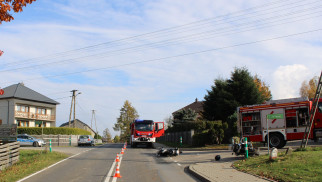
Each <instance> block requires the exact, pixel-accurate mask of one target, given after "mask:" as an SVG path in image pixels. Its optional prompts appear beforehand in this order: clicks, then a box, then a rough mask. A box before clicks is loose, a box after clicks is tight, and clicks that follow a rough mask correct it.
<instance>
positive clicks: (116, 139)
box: [113, 135, 120, 143]
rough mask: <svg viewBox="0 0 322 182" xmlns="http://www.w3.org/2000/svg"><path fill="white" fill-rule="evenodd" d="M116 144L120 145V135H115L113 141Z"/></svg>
mask: <svg viewBox="0 0 322 182" xmlns="http://www.w3.org/2000/svg"><path fill="white" fill-rule="evenodd" d="M113 142H114V143H119V142H120V137H119V136H118V135H115V137H114V139H113Z"/></svg>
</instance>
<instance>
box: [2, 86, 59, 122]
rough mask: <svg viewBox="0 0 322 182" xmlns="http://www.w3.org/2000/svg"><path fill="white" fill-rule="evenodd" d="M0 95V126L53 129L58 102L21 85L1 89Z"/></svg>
mask: <svg viewBox="0 0 322 182" xmlns="http://www.w3.org/2000/svg"><path fill="white" fill-rule="evenodd" d="M3 90H4V94H3V95H0V124H17V125H18V127H42V125H43V126H44V127H55V126H56V105H57V104H59V103H58V102H56V101H54V100H52V99H50V98H48V97H46V96H44V95H42V94H40V93H38V92H36V91H34V90H32V89H30V88H28V87H26V86H24V84H23V83H18V84H14V85H11V86H9V87H6V88H3Z"/></svg>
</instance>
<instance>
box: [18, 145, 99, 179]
mask: <svg viewBox="0 0 322 182" xmlns="http://www.w3.org/2000/svg"><path fill="white" fill-rule="evenodd" d="M93 149H94V148H92V149H88V150H85V151H83V152H80V153H78V154H75V155H73V156H70V157H68V158H66V159H63V160H61V161H58V162H56V163H55V164H53V165H51V166H48V167H46V168H44V169H42V170H40V171H38V172H35V173H33V174H31V175H29V176H27V177H24V178H22V179H21V180H19V181H17V182H21V181H24V180H26V179H29V178H31V177H32V176H35V175H36V174H39V173H41V172H43V171H45V170H47V169H49V168H51V167H54V166H56V165H57V164H59V163H62V162H64V161H66V160H68V159H70V158H73V157H76V156H78V155H79V154H82V153H84V152H87V151H90V150H93Z"/></svg>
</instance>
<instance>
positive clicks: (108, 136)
mask: <svg viewBox="0 0 322 182" xmlns="http://www.w3.org/2000/svg"><path fill="white" fill-rule="evenodd" d="M103 137H104V138H105V139H106V141H107V142H108V143H111V142H112V135H111V132H110V130H109V129H108V128H106V129H105V130H104V131H103Z"/></svg>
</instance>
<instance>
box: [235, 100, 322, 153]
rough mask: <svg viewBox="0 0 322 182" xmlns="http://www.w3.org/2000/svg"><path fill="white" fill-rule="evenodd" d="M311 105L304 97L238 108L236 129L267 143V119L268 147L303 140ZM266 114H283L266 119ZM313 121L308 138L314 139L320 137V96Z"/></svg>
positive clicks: (321, 115) (321, 125)
mask: <svg viewBox="0 0 322 182" xmlns="http://www.w3.org/2000/svg"><path fill="white" fill-rule="evenodd" d="M311 107H312V101H309V100H308V99H306V98H292V99H283V100H272V101H268V102H266V103H265V104H260V105H251V106H242V107H238V108H237V112H238V129H239V131H240V133H241V134H242V137H247V138H248V139H249V141H253V142H267V141H266V140H267V127H266V126H267V123H266V122H267V121H268V131H269V144H270V146H271V147H276V148H282V147H284V146H285V144H286V141H289V140H301V139H303V136H304V132H305V128H306V126H307V125H308V124H309V111H310V109H311ZM268 114H282V115H283V116H284V117H283V119H272V120H267V119H266V117H267V115H268ZM313 122H314V123H313V126H312V129H311V133H310V139H314V140H317V139H318V138H320V137H322V99H320V100H319V103H318V107H317V111H316V114H315V117H314V120H313Z"/></svg>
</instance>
